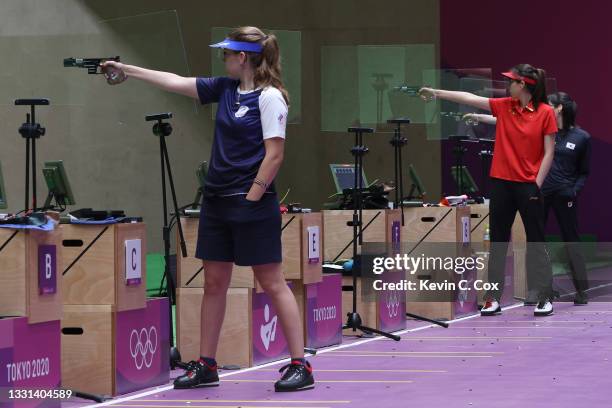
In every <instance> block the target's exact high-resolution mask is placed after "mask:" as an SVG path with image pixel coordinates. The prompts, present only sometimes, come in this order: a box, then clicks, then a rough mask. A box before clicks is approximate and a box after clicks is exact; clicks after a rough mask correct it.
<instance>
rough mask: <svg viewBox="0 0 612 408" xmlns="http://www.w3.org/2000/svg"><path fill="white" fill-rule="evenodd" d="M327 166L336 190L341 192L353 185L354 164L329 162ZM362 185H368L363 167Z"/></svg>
mask: <svg viewBox="0 0 612 408" xmlns="http://www.w3.org/2000/svg"><path fill="white" fill-rule="evenodd" d="M329 168H330V169H331V172H332V177H333V179H334V183H335V184H336V191H337V192H338V193H342V191H343V190H345V189H347V188H353V187H354V186H355V165H354V164H330V165H329ZM361 179H362V180H363V181H362V187H367V186H368V181H367V179H366V176H365V172H364V170H363V168H362V169H361ZM358 182H359V181H358Z"/></svg>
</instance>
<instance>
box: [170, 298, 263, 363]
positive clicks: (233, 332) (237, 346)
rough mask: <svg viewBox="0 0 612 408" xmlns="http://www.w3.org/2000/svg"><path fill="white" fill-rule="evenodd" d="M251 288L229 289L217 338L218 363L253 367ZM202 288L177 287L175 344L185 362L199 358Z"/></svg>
mask: <svg viewBox="0 0 612 408" xmlns="http://www.w3.org/2000/svg"><path fill="white" fill-rule="evenodd" d="M252 293H253V289H252V288H229V289H228V292H227V304H226V309H225V320H224V321H223V326H222V328H221V334H220V336H219V346H218V348H217V358H216V359H217V362H218V363H219V364H220V365H229V364H235V365H238V366H240V367H251V366H252V365H253V355H252V349H251V347H249V345H250V344H251V343H252V339H251V322H252V319H253V318H252V312H253V311H252V307H251V306H250V305H251V303H252ZM203 296H204V289H203V288H177V300H176V342H177V346H178V349H179V350H180V351H181V357H182V358H183V360H184V361H190V360H197V359H198V358H199V357H200V336H201V335H200V328H201V323H200V321H201V310H202V309H201V306H202V298H203Z"/></svg>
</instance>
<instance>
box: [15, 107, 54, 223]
mask: <svg viewBox="0 0 612 408" xmlns="http://www.w3.org/2000/svg"><path fill="white" fill-rule="evenodd" d="M15 105H16V106H30V113H27V114H26V122H25V123H24V124H22V125H21V126H20V127H19V134H20V135H21V137H23V138H24V139H25V140H26V171H25V175H26V180H25V206H24V210H25V212H26V213H27V212H28V211H29V210H30V209H32V210H34V211H36V209H37V202H36V140H37V139H39V138H40V137H41V136H44V134H45V128H44V127H41V126H40V124H39V123H36V111H35V106H41V105H49V100H48V99H17V100H15ZM30 155H31V161H30ZM30 168H31V169H32V207H30Z"/></svg>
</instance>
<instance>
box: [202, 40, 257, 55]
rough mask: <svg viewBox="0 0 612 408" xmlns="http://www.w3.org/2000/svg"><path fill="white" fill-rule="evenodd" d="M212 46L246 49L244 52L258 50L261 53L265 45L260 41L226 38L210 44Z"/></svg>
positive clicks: (235, 49) (238, 49) (236, 49)
mask: <svg viewBox="0 0 612 408" xmlns="http://www.w3.org/2000/svg"><path fill="white" fill-rule="evenodd" d="M209 47H211V48H224V49H227V50H232V51H244V52H256V53H258V54H259V53H261V51H262V49H263V47H262V46H261V44H259V43H254V42H246V41H234V40H230V39H229V38H226V39H225V40H223V41H221V42H218V43H216V44H211V45H209Z"/></svg>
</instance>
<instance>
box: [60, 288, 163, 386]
mask: <svg viewBox="0 0 612 408" xmlns="http://www.w3.org/2000/svg"><path fill="white" fill-rule="evenodd" d="M168 310H169V308H168V299H167V298H156V299H148V300H147V301H146V306H145V307H144V308H142V309H135V310H125V311H121V312H120V311H117V310H116V307H115V306H114V305H64V317H63V319H62V321H61V336H62V339H61V345H62V364H61V367H62V386H63V387H64V388H68V389H76V390H79V391H81V392H88V393H93V394H103V395H113V396H114V395H121V394H126V393H129V392H134V391H138V390H141V389H144V388H148V387H152V386H155V385H161V384H167V383H168V380H169V376H170V368H169V364H168V361H169V358H170V356H169V351H170V338H169V316H168Z"/></svg>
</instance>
